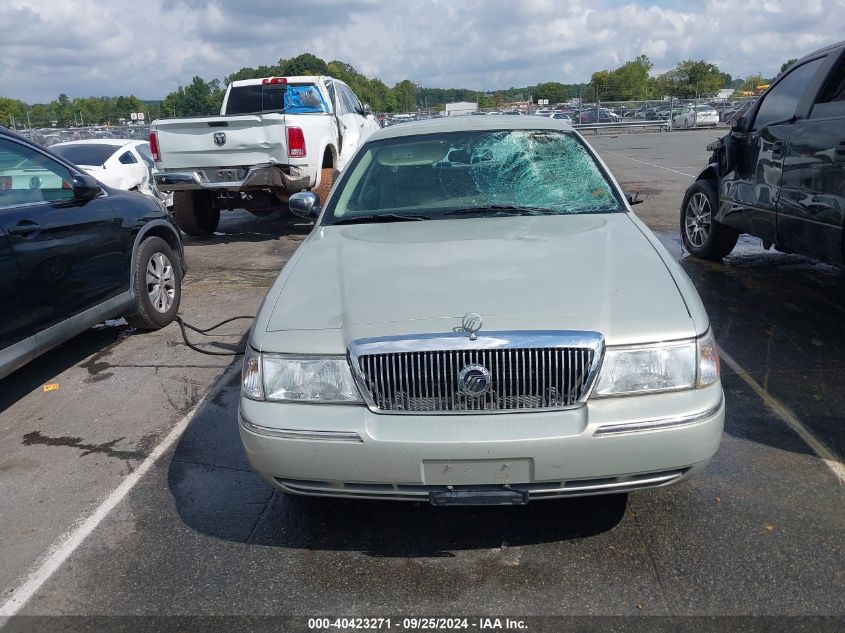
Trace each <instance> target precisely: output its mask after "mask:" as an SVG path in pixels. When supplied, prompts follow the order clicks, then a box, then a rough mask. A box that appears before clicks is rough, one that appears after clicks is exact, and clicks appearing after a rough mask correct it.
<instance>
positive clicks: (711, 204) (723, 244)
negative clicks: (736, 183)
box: [681, 180, 739, 259]
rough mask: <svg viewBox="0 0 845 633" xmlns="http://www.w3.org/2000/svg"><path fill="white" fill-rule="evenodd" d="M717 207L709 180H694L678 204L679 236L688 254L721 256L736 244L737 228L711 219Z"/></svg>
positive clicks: (716, 257) (718, 257) (705, 256)
mask: <svg viewBox="0 0 845 633" xmlns="http://www.w3.org/2000/svg"><path fill="white" fill-rule="evenodd" d="M718 208H719V197H718V194H717V193H716V187H715V186H714V184H713V182H712V181H710V180H697V181H696V182H694V183H693V184H692V185H690V188H689V189H687V193H686V195H685V196H684V202H683V205H681V237H682V238H683V240H684V247H685V248H686V249H687V250H688V251H689V252H690V254H692V255H694V256H696V257H700V258H701V259H721V258H722V257H725V256H726V255H728V254H730V252H731V251H732V250H733V249H734V246H736V241H737V240H738V239H739V231H737V230H735V229H732V228H730V227H728V226H725V225H724V224H722V223H721V222H717V221H716V220H714V219H713V213H714V209H718Z"/></svg>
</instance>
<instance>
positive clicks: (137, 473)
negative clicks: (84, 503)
mask: <svg viewBox="0 0 845 633" xmlns="http://www.w3.org/2000/svg"><path fill="white" fill-rule="evenodd" d="M239 370H240V367H239V366H238V365H237V364H235V365H232V366H231V367H229V368H228V369H227V370H226V371H224V372H223V374H222V375H221V376H220V378H219V379H218V380H217V383H216V384H215V385H214V386H213V387H212V388H211V389H210V390H209V392H208V393H207V394H206V396H205V397H204V398H203V399H202V400H200V401H199V402H197V403H196V404H195V405H194V406H193V408H192V409H191V410H190V411H188V413H187V414H186V415H185V417H183V418H182V419H181V420H179V422H178V423H177V424H176V426H174V427H173V429H172V430H171V431H170V433H168V434H167V436H166V437H165V438H164V439H163V440H162V441H161V443H160V444H159V445H158V446H156V447H155V449H153V452H152V453H150V454H149V455H148V456H147V458H146V459H145V460H144V461H143V462H141V465H140V466H138V468H136V469H135V470H134V471H132V473H130V474H129V475H127V477H126V478H125V479H124V480H123V481H122V482H120V485H119V486H118V487H117V488H115V489H114V490H113V491H112V492H111V494H109V495H108V496H107V497H106V498H105V499H103V501H102V502H101V503H100V505H99V506H98V507H97V509H96V510H94V512H92V513H91V514H90V515H89V516H87V517H84V518H80V519H78V520H77V521H76V523H75V524H74V525H75V526H76V527H72V528H71V529H70V530H68V531H67V532H65V533H64V534H63V535H62V536H61V537H59V539H58V540H57V541H56V542H55V543H53V544H52V545H51V546H50V547H49V548H48V549H47V550H46V551H45V553H44V554H43V555H42V556H41V557H40V558H39V559H38V561H37V562H36V563H35V564H34V565H33V568H32V571H31V572H30V573H29V575H28V576H27V577H26V580H25V581H24V583H23V584H22V585H20V586H19V587H18V588H17V589H15V590H14V591H13V592H12V595H11V596H10V597H9V599H8V600H6V602H4V603H3V606H2V607H0V617H2V618H8V617H11V616H13V615H15V614H16V613H17V612H18V611H20V610H21V608H23V606H24V605H25V604H26V603H27V602H28V601H29V599H30V598H32V596H34V595H35V593H36V592H37V591H38V590H39V589H40V588H41V587H42V585H44V583H45V582H47V581H48V580H49V579H50V576H52V575H53V574H54V573H55V572H56V570H57V569H58V568H59V567H61V566H62V563H64V562H65V561H66V560H67V559H68V558H70V556H71V554H73V552H74V551H75V550H76V549H77V548H78V547H79V546H80V545H81V544H82V542H83V541H84V540H85V539H86V538H87V537H88V535H89V534H91V532H93V531H94V530H95V529H97V526H98V525H100V523H101V522H102V520H103V519H105V518H106V516H108V514H109V513H110V512H111V511H112V510H113V509H114V508H115V506H117V504H118V503H120V501H121V500H122V499H123V498H124V497H126V495H128V494H129V492H130V491H131V490H132V488H133V487H134V486H135V484H137V483H138V481H140V479H141V477H143V476H144V474H145V473H146V472H147V471H148V470H149V469H150V468H151V467H152V466H153V464H155V463H156V461H157V460H158V459H159V458H160V457H161V456H162V455H164V453H166V452H167V450H168V449H169V448H170V447H171V446H173V445H174V444H175V443H176V441H177V440H178V439H179V438H180V437H181V436H182V433H183V432H184V431H185V429H186V428H188V424H190V422H191V420H192V419H193V417H194V415H196V413H197V411H198V410H199V408H200V407H201V406H202V405H203V403H205V401H206V400H209V399H210V398H214V397H215V396H216V395H217V394H218V393H219V392H220V391H221V390H222V389H223V387H225V385H226V383H227V382H228V379H229V377H230V375H231V374H232V373H234V372H235V371H239ZM7 622H9V620H5V621H4V622H2V623H0V628H2V627H3V626H5V624H6V623H7Z"/></svg>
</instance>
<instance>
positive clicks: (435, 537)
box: [0, 130, 845, 630]
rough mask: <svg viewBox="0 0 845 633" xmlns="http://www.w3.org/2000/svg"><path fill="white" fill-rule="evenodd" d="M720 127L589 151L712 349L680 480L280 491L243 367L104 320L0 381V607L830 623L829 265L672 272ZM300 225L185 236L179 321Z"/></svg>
mask: <svg viewBox="0 0 845 633" xmlns="http://www.w3.org/2000/svg"><path fill="white" fill-rule="evenodd" d="M718 134H719V133H718V132H714V131H712V130H710V131H694V132H684V133H680V132H679V133H672V134H622V135H618V136H599V137H588V140H589V141H590V142H591V143H592V144H593V145H594V146H595V147H596V149H597V150H598V151H599V153H600V154H601V156H602V158H603V159H604V160H605V162H606V163H607V164H608V166H609V167H610V169H611V170H612V171H613V172H614V174H615V175H616V176H617V178H618V180H620V182H622V183H623V187H625V188H627V189H636V190H639V191H640V192H641V196H642V197H643V198H644V200H645V202H644V204H642V205H639V206H637V207H636V208H635V210H636V211H637V213H638V214H639V215H640V216H641V217H642V218H643V219H644V220H645V221H646V222H647V223H648V224H649V225H650V226H651V227H652V228H653V229H654V230H655V231H657V232H658V234H659V235H660V237H661V239H662V241H663V242H664V243H665V244H666V246H667V247H668V248H669V249H670V251H671V252H672V253H673V254H674V255H676V256H677V257H678V258H679V259H680V260H681V262H682V264H683V266H684V268H685V269H686V271H687V272H688V274H689V275H690V276H691V278H692V279H693V281H694V283H695V285H696V286H697V288H698V290H699V292H700V294H701V296H702V299H703V300H704V302H705V304H706V306H707V308H708V310H709V312H710V316H711V319H712V322H713V326H714V328H715V332H716V336H717V339H718V341H719V343H720V345H721V346H722V348H723V349H724V352H725V358H724V360H723V365H722V368H723V385H724V389H725V393H726V400H727V418H726V429H725V434H724V439H723V444H722V447H721V449H720V451H719V452H718V453H717V455H716V457H715V459H714V461H713V462H712V463H711V464H710V465H709V467H708V468H707V469H706V471H704V472H703V473H702V474H700V475H699V476H698V477H695V478H692V479H690V480H688V481H685V482H683V483H681V484H678V485H676V486H674V487H670V488H666V489H658V490H653V491H649V492H641V493H634V494H631V495H618V496H608V497H596V498H587V499H573V500H567V501H545V502H535V503H533V504H529V505H528V506H527V507H525V508H517V509H500V508H483V509H469V508H466V509H465V508H448V509H435V508H432V507H430V506H428V505H418V504H395V503H387V502H350V501H320V500H307V499H294V498H288V497H284V496H280V495H279V494H277V493H274V492H273V491H272V490H271V489H270V488H269V487H268V486H267V485H266V484H265V483H264V482H263V481H261V480H260V479H258V477H257V476H255V475H254V474H253V473H252V471H251V470H250V469H249V467H248V465H247V463H246V460H245V457H244V456H243V453H242V450H241V447H240V442H239V439H238V435H237V421H236V409H237V394H238V373H237V370H238V368H239V360H238V359H235V360H234V361H233V360H232V359H231V358H228V357H219V356H218V357H215V356H204V355H199V354H197V353H195V352H193V351H191V350H190V349H188V348H186V347H185V345H184V344H183V343H182V341H181V337H180V335H179V332H178V329H177V327H176V326H175V325H171V326H169V327H168V328H166V329H164V330H162V331H160V332H157V333H152V334H140V333H135V332H133V331H132V330H130V329H129V328H128V326H126V325H125V324H120V323H117V324H110V325H107V326H103V327H100V328H96V329H94V330H91V331H89V332H88V333H87V334H85V335H83V336H81V337H78V338H77V339H75V340H73V341H71V342H69V343H67V344H65V345H63V346H62V347H60V348H58V349H56V350H54V351H53V352H51V353H49V354H47V355H46V356H44V357H42V358H40V359H38V360H36V361H35V362H33V363H31V364H30V365H29V366H27V367H26V368H24V369H22V370H20V371H18V372H17V373H15V374H13V375H11V376H10V377H8V378H6V379H5V380H2V381H0V438H2V441H0V504H2V507H3V509H4V510H3V513H2V517H3V518H2V525H1V526H0V528H2V529H0V561H2V564H0V592H2V593H1V594H0V595H2V598H0V604H4V603H5V606H4V607H1V608H0V614H2V613H6V612H9V611H8V610H9V609H14V610H17V604H18V603H17V602H16V601H19V600H22V599H23V598H26V599H27V601H26V602H25V604H23V606H22V608H21V610H20V612H19V613H21V614H24V615H30V616H34V615H105V616H108V615H115V616H118V615H223V614H243V615H278V614H284V615H297V616H314V615H319V614H335V615H362V616H378V615H383V616H388V615H395V614H416V615H430V614H453V613H454V614H464V615H468V614H478V615H481V614H497V615H502V616H504V615H540V614H543V615H552V614H562V615H614V616H626V615H638V616H648V615H655V616H675V617H678V616H701V615H707V616H722V615H730V616H743V615H754V616H762V615H765V616H837V617H838V618H843V617H845V598H843V596H845V474H843V473H845V469H843V467H842V456H845V416H843V414H842V411H843V408H845V389H843V388H842V384H843V382H845V331H843V329H842V323H843V322H845V272H843V271H841V270H839V269H837V268H835V267H832V266H828V265H825V264H820V263H817V262H813V261H812V260H809V259H806V258H803V257H798V256H794V255H784V254H780V253H775V252H766V251H763V250H762V248H760V246H759V243H758V242H757V241H756V240H751V239H745V238H743V239H742V240H741V242H740V245H739V247H738V248H737V250H736V251H735V253H734V254H733V255H731V256H730V257H728V258H726V259H725V260H724V261H723V262H721V263H712V262H701V261H697V260H693V259H690V258H688V257H686V256H685V254H684V253H683V250H682V247H681V243H680V239H679V237H678V235H677V223H678V221H677V215H678V206H679V202H680V198H681V196H682V195H683V191H684V189H685V188H686V185H687V184H688V183H689V182H690V180H691V176H692V175H694V174H695V173H696V171H697V169H699V168H700V167H702V166H703V165H704V164H705V162H706V159H707V153H706V151H705V150H704V146H705V145H706V144H707V142H709V141H710V140H712V139H713V138H715V137H716V136H718ZM308 230H309V227H308V225H305V224H299V223H295V222H293V221H290V220H284V219H279V218H277V217H272V218H253V217H252V216H249V215H247V214H240V213H237V214H230V215H229V216H228V217H226V219H225V220H224V221H223V222H222V223H221V227H220V229H219V232H218V235H217V236H215V238H214V239H212V240H208V241H199V240H191V239H186V251H187V256H188V260H189V265H190V271H189V273H188V276H187V278H186V282H185V286H184V291H183V293H184V294H183V307H182V315H183V316H184V317H185V318H186V319H187V320H188V321H191V322H194V323H197V324H199V325H206V324H211V323H215V322H218V321H220V320H222V319H224V318H227V317H230V316H235V315H240V314H244V315H247V314H253V313H254V312H255V311H256V309H257V307H258V305H259V303H260V302H261V299H262V298H263V295H264V293H265V292H266V290H267V288H268V287H269V286H270V284H271V282H272V280H273V279H274V277H275V275H276V273H277V272H278V270H279V269H280V268H281V267H282V265H283V264H284V262H285V261H286V260H287V258H289V257H290V255H291V254H292V253H293V252H294V250H295V249H296V247H297V245H298V244H299V242H300V241H301V240H302V238H303V236H304V235H305V234H306V233H307V232H308ZM248 327H249V323H248V322H246V321H241V322H236V323H233V324H230V325H229V326H227V329H225V330H223V334H224V335H223V336H221V337H215V340H216V341H218V343H217V344H213V343H211V342H205V343H204V345H206V346H208V347H209V349H235V348H237V347H238V346H239V345H240V344H241V343H242V341H243V339H244V336H245V334H246V332H247V330H248ZM215 345H216V347H215ZM52 384H55V385H58V387H57V388H54V389H52V390H45V389H44V386H45V385H52ZM174 429H175V431H174ZM182 431H184V432H182ZM169 434H172V435H169ZM168 437H171V438H173V439H174V440H175V441H174V442H173V444H172V446H170V447H169V448H167V450H164V451H163V452H162V451H160V450H159V449H157V447H160V446H161V443H162V442H163V441H165V440H166V439H167V438H168ZM156 451H159V452H160V453H161V454H160V455H159V454H158V453H157V452H156ZM825 451H828V452H825ZM819 452H821V456H820V455H819ZM151 455H152V456H153V457H157V459H155V461H152V460H151V459H149V458H150V456H151ZM823 457H824V458H826V459H823ZM139 468H140V469H142V470H140V471H139V470H138V469H139ZM127 480H130V481H131V482H132V483H133V484H135V485H134V486H132V487H129V486H128V485H126V484H125V482H126V481H127ZM135 480H137V483H135ZM122 482H124V484H123V487H122V488H121V485H122ZM109 495H111V496H109ZM104 499H105V500H106V505H105V506H103V505H102V504H103V501H104ZM98 508H100V514H99V515H97V516H96V517H95V518H96V520H90V521H89V523H88V524H81V523H80V521H83V520H84V519H85V518H86V517H89V516H90V515H91V513H93V512H95V511H96V510H97V509H98ZM80 525H81V526H82V528H84V529H83V531H82V532H77V533H75V534H76V537H75V538H74V539H70V540H68V539H65V540H62V538H63V535H68V534H71V533H72V530H73V529H74V528H79V527H80ZM86 525H87V527H86ZM80 537H84V538H80ZM56 543H58V544H59V546H58V547H55V548H53V545H54V544H56ZM27 583H29V584H27ZM16 590H17V592H16ZM50 622H58V621H50V620H47V621H40V625H41V626H42V627H45V626H48V625H49V623H50ZM303 622H304V621H303ZM839 622H841V620H840V621H839ZM31 624H32V621H27V620H26V619H25V618H24V619H21V620H17V621H12V622H11V623H10V624H9V629H10V630H15V629H16V627H17V628H19V629H21V630H23V629H25V628H28V627H30V626H31ZM78 624H79V626H80V627H83V626H84V624H83V623H82V622H79V623H78ZM792 625H794V628H795V629H796V630H797V629H799V628H800V626H799V625H800V621H793V622H792ZM816 625H818V627H819V628H820V626H821V625H820V623H819V622H815V624H814V625H813V626H814V627H815V626H816ZM55 626H56V627H60V628H63V629H67V628H73V625H72V622H69V621H62V622H61V625H59V624H55ZM302 628H304V625H303V627H302ZM808 630H809V629H808Z"/></svg>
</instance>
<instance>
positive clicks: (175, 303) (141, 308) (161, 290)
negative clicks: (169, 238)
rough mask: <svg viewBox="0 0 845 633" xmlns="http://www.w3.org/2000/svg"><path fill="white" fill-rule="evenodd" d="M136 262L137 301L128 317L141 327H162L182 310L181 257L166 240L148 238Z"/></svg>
mask: <svg viewBox="0 0 845 633" xmlns="http://www.w3.org/2000/svg"><path fill="white" fill-rule="evenodd" d="M133 264H134V265H133V271H132V274H133V275H134V282H135V284H134V287H135V292H136V294H137V302H136V305H135V312H134V313H133V314H130V315H128V316H127V317H126V320H127V322H128V323H129V325H131V326H132V327H136V328H139V329H142V330H157V329H159V328H163V327H164V326H165V325H168V324H169V323H170V322H172V321H173V319H174V318H175V317H176V313H177V312H179V302H180V300H181V298H182V269H181V268H180V267H179V258H178V256H177V255H176V253H174V252H173V249H172V248H171V246H170V244H168V243H167V242H165V241H164V240H163V239H161V238H160V237H148V238H146V239H145V240H144V241H143V242H141V244H140V246H139V247H138V252H137V254H136V255H135V261H134V262H133Z"/></svg>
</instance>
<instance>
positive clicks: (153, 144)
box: [150, 132, 161, 163]
mask: <svg viewBox="0 0 845 633" xmlns="http://www.w3.org/2000/svg"><path fill="white" fill-rule="evenodd" d="M150 154H152V155H153V160H154V161H155V162H157V163H160V162H161V152H159V151H158V134H157V133H156V132H150Z"/></svg>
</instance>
